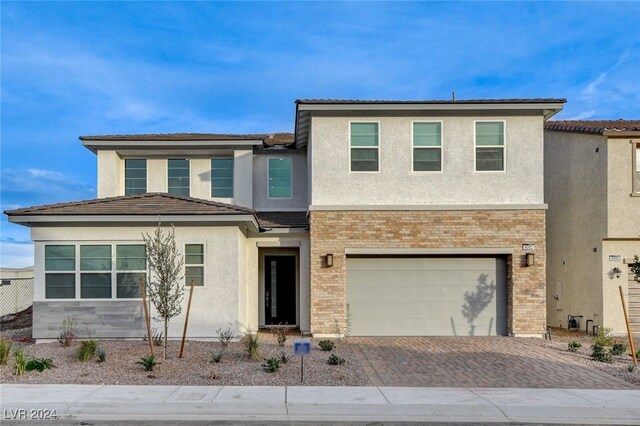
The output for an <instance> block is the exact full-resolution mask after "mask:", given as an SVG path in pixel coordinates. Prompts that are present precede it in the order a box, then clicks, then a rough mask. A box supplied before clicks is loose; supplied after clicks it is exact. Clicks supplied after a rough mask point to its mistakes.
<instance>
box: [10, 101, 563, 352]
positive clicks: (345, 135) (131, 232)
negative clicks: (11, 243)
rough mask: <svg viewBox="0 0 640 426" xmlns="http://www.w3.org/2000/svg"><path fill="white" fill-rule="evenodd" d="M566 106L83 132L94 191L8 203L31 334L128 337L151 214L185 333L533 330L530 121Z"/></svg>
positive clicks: (541, 312) (539, 320) (395, 106)
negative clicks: (15, 205)
mask: <svg viewBox="0 0 640 426" xmlns="http://www.w3.org/2000/svg"><path fill="white" fill-rule="evenodd" d="M564 102H565V100H564V99H485V100H457V101H437V100H436V101H354V100H348V101H340V100H316V99H309V100H298V101H297V102H296V115H295V133H294V134H292V133H276V134H260V135H246V134H237V135H224V134H198V133H180V134H146V135H145V134H141V135H105V136H85V137H81V138H80V139H81V140H82V144H83V145H84V146H85V147H86V148H87V149H89V150H90V151H91V152H93V153H95V154H96V156H97V168H98V185H97V187H98V198H97V199H95V200H86V201H77V202H69V203H61V204H54V205H48V206H36V207H30V208H24V209H19V210H13V211H8V212H6V214H7V215H8V216H9V220H10V221H11V222H14V223H19V224H22V225H25V226H29V227H30V228H31V238H32V240H33V241H34V243H35V254H34V258H35V282H36V284H35V302H34V331H33V333H34V338H36V339H38V340H40V339H51V338H55V337H56V336H57V334H59V329H60V325H61V324H62V320H63V319H64V317H65V316H73V317H74V319H76V322H77V329H78V330H80V331H83V330H86V329H89V330H91V331H92V332H93V335H94V336H96V337H140V336H142V335H143V333H144V322H143V320H142V307H141V303H140V293H139V290H138V286H137V283H138V280H139V279H140V278H143V277H144V276H145V275H146V264H145V260H144V245H143V241H142V233H151V232H153V230H154V227H155V225H156V224H157V223H158V221H159V220H160V221H162V223H163V224H164V225H173V226H174V227H175V233H176V241H177V243H178V246H179V249H180V250H181V252H182V253H183V254H184V255H185V263H186V264H185V268H184V271H183V273H184V276H185V279H184V284H185V285H186V284H188V283H190V282H191V280H195V281H196V283H197V286H196V288H195V291H194V296H193V303H192V311H191V314H190V317H189V336H190V337H191V338H203V339H206V338H214V337H215V336H216V335H217V330H218V329H220V328H223V327H225V326H227V325H229V324H231V326H232V327H233V328H234V329H236V331H238V332H241V331H242V330H244V329H246V328H252V329H254V330H255V329H256V328H263V327H273V326H278V325H280V324H285V323H286V324H288V325H290V326H294V327H298V328H300V329H301V330H303V331H307V332H311V333H313V335H314V336H330V335H336V334H343V333H345V332H346V331H347V323H348V322H350V325H351V329H350V332H351V334H352V335H356V336H370V335H386V336H403V335H404V336H415V335H458V336H468V335H512V336H532V335H535V336H541V335H542V333H543V332H544V330H545V326H546V310H545V294H546V288H545V273H546V272H545V271H546V270H545V266H546V261H545V259H546V244H545V213H546V207H547V206H546V205H545V203H544V183H543V181H544V179H543V178H544V176H543V174H544V168H543V143H544V141H543V136H544V122H545V120H546V119H548V118H549V117H551V116H553V115H554V114H556V113H557V112H558V111H560V110H561V109H562V107H563V104H564ZM184 304H185V306H186V299H185V301H184ZM183 319H184V313H183V314H182V315H181V316H180V317H177V318H176V319H174V320H173V321H171V326H170V330H169V334H170V337H178V336H180V334H181V332H182V327H183ZM348 319H350V321H348Z"/></svg>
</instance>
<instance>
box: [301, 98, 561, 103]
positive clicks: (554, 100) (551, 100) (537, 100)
mask: <svg viewBox="0 0 640 426" xmlns="http://www.w3.org/2000/svg"><path fill="white" fill-rule="evenodd" d="M565 102H567V100H566V99H563V98H524V99H517V98H515V99H460V100H455V101H454V100H443V99H440V100H437V99H434V100H414V101H407V100H404V101H397V100H396V101H394V100H364V99H298V100H296V103H297V104H539V103H565Z"/></svg>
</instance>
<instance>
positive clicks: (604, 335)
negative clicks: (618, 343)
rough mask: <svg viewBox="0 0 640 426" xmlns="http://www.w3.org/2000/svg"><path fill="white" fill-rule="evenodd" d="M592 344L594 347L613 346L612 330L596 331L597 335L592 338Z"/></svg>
mask: <svg viewBox="0 0 640 426" xmlns="http://www.w3.org/2000/svg"><path fill="white" fill-rule="evenodd" d="M593 344H594V345H596V346H611V345H613V328H610V327H600V328H599V329H598V335H597V336H595V337H594V338H593Z"/></svg>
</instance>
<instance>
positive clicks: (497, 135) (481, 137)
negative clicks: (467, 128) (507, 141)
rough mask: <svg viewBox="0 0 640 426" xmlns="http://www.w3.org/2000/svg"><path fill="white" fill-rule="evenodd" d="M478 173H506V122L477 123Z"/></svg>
mask: <svg viewBox="0 0 640 426" xmlns="http://www.w3.org/2000/svg"><path fill="white" fill-rule="evenodd" d="M475 133H476V171H504V158H505V156H504V121H476V132H475Z"/></svg>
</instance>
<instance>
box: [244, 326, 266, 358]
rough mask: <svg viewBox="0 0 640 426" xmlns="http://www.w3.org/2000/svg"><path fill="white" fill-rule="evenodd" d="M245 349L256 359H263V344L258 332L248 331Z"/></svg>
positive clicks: (249, 355)
mask: <svg viewBox="0 0 640 426" xmlns="http://www.w3.org/2000/svg"><path fill="white" fill-rule="evenodd" d="M244 349H245V352H246V353H247V356H248V357H249V358H251V359H252V360H254V361H260V360H261V359H262V344H261V343H260V339H259V338H258V334H257V333H255V334H253V333H251V332H248V333H247V334H245V336H244Z"/></svg>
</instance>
